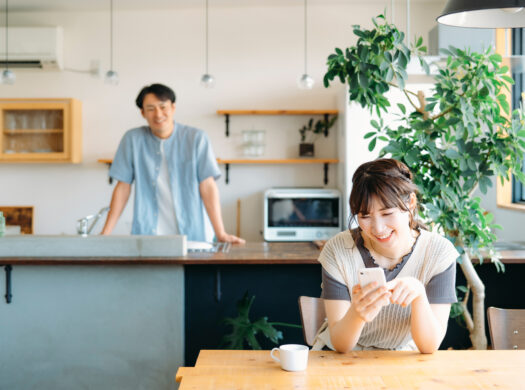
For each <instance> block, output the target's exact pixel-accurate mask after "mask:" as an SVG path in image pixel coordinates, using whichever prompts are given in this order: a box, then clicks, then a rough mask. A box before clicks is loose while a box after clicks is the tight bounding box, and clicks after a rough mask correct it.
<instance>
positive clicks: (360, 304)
mask: <svg viewBox="0 0 525 390" xmlns="http://www.w3.org/2000/svg"><path fill="white" fill-rule="evenodd" d="M391 295H392V294H391V293H390V291H388V290H387V288H386V287H379V288H378V287H377V282H372V283H369V284H367V285H366V286H365V287H361V285H359V284H356V285H355V286H354V287H353V288H352V303H351V305H350V310H352V311H354V312H355V314H357V315H358V316H359V317H360V318H361V319H362V320H363V321H365V322H370V321H372V320H373V319H374V318H375V317H376V316H377V314H378V313H379V311H380V310H381V308H382V307H383V306H386V305H388V304H389V299H390V296H391Z"/></svg>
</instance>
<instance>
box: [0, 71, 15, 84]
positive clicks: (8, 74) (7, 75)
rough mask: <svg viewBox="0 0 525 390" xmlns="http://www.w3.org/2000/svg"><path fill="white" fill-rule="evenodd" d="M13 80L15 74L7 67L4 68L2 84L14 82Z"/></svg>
mask: <svg viewBox="0 0 525 390" xmlns="http://www.w3.org/2000/svg"><path fill="white" fill-rule="evenodd" d="M15 80H16V75H15V74H14V73H13V72H12V71H10V70H9V69H6V70H4V71H3V72H2V84H14V83H15Z"/></svg>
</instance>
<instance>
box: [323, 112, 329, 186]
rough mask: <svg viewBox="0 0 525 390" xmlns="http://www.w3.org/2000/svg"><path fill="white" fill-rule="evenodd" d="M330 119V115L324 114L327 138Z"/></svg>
mask: <svg viewBox="0 0 525 390" xmlns="http://www.w3.org/2000/svg"><path fill="white" fill-rule="evenodd" d="M329 118H330V114H324V124H325V128H324V136H325V137H328V120H329ZM325 184H326V183H325Z"/></svg>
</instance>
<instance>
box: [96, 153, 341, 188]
mask: <svg viewBox="0 0 525 390" xmlns="http://www.w3.org/2000/svg"><path fill="white" fill-rule="evenodd" d="M97 162H99V163H102V164H107V165H108V166H111V163H112V162H113V160H112V159H104V158H102V159H98V160H97ZM338 162H339V160H338V159H336V158H288V159H265V160H263V159H222V158H218V159H217V163H219V164H224V165H225V171H226V175H225V182H226V184H228V183H229V182H230V164H237V165H245V164H266V165H269V164H323V166H324V167H323V168H324V184H328V164H337V163H338ZM109 183H110V184H111V183H112V179H111V177H110V178H109Z"/></svg>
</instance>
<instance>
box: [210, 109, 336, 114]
mask: <svg viewBox="0 0 525 390" xmlns="http://www.w3.org/2000/svg"><path fill="white" fill-rule="evenodd" d="M338 113H339V111H338V110H217V114H219V115H225V114H228V115H324V114H329V115H337V114H338Z"/></svg>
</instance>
